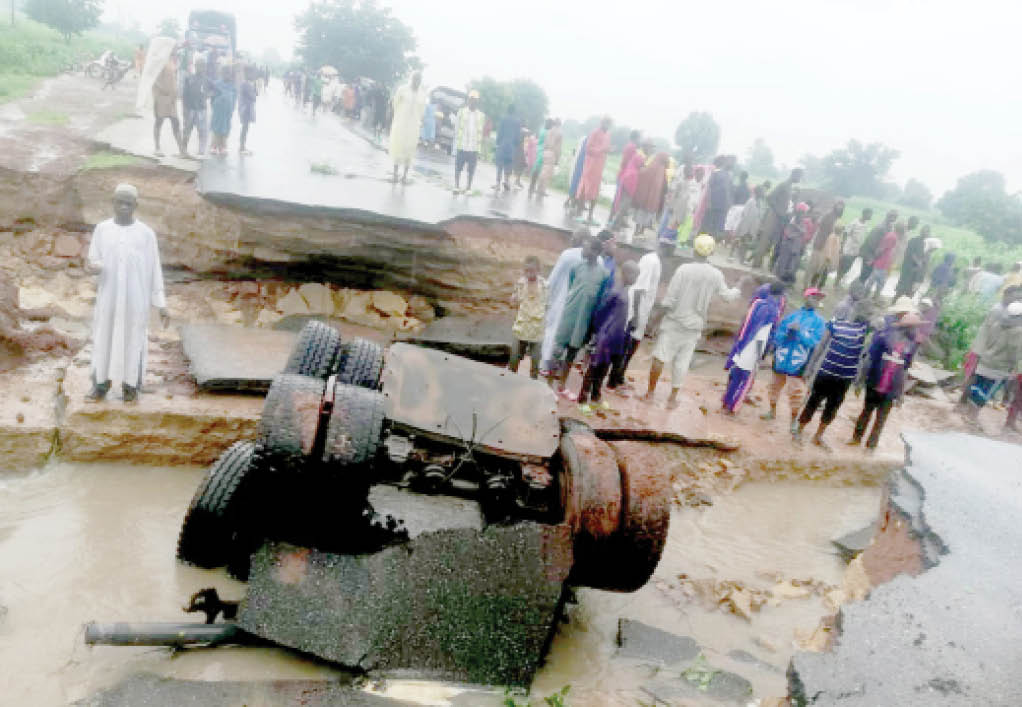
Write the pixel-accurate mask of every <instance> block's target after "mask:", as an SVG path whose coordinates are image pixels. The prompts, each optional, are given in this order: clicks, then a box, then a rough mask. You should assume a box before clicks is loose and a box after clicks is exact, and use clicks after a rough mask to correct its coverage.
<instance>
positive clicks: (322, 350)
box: [283, 322, 341, 380]
mask: <svg viewBox="0 0 1022 707" xmlns="http://www.w3.org/2000/svg"><path fill="white" fill-rule="evenodd" d="M340 355H341V335H340V333H339V332H338V331H337V330H336V329H334V328H333V327H331V326H327V325H326V324H324V323H323V322H308V323H306V325H305V326H304V327H302V331H301V333H299V334H298V340H297V341H295V345H294V348H293V349H291V356H290V357H289V358H288V360H287V365H285V366H284V371H283V372H284V373H292V374H295V375H299V376H311V377H313V378H319V379H321V380H326V379H327V378H329V377H330V376H332V375H333V374H335V373H337V366H338V364H339V362H340Z"/></svg>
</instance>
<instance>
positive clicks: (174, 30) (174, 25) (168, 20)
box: [156, 17, 181, 39]
mask: <svg viewBox="0 0 1022 707" xmlns="http://www.w3.org/2000/svg"><path fill="white" fill-rule="evenodd" d="M156 34H157V35H158V36H160V37H170V38H171V39H178V38H179V37H180V36H181V23H180V22H178V21H177V18H174V17H165V18H163V20H161V21H160V25H159V27H157V29H156Z"/></svg>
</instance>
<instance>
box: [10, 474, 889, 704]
mask: <svg viewBox="0 0 1022 707" xmlns="http://www.w3.org/2000/svg"><path fill="white" fill-rule="evenodd" d="M202 473H203V472H202V470H200V469H192V468H173V469H168V468H138V467H131V466H106V465H70V464H56V465H54V466H51V467H49V468H47V469H45V470H44V471H41V472H36V473H33V474H29V475H26V476H17V477H9V478H7V479H5V480H3V481H0V606H4V607H6V608H7V612H6V616H4V617H3V618H0V665H2V666H3V669H2V670H0V704H11V705H29V704H31V705H42V706H46V705H64V704H68V703H69V702H73V701H75V700H78V699H82V698H84V697H86V696H88V695H90V694H92V693H94V692H96V691H97V690H99V689H101V688H103V687H106V686H108V685H111V684H113V683H115V682H117V681H119V680H121V679H123V678H125V677H127V676H129V675H132V674H135V673H142V672H145V673H155V674H157V675H162V676H168V677H177V678H186V679H194V680H211V681H220V680H272V679H333V680H346V679H348V678H349V677H350V675H348V674H347V673H345V672H343V671H341V670H336V669H333V668H331V667H329V666H327V665H324V664H323V663H319V662H316V661H313V660H310V659H309V658H307V657H305V656H301V655H299V654H297V653H294V652H291V651H288V650H286V649H281V648H267V647H258V648H256V647H221V648H212V649H191V650H186V651H182V652H179V653H177V654H173V653H172V652H171V651H169V650H168V649H164V648H114V647H102V646H101V647H95V648H89V647H86V646H85V645H84V644H83V641H82V628H81V627H82V625H83V624H84V623H85V622H87V621H90V620H98V621H181V620H196V621H198V620H201V619H198V618H195V616H196V615H191V616H190V617H186V615H185V614H183V613H182V612H181V606H182V604H184V603H185V602H186V601H187V598H188V597H189V596H190V595H191V594H192V593H193V592H195V591H196V590H198V589H200V588H202V587H206V586H216V587H217V588H218V590H219V591H220V593H221V595H222V596H224V597H225V598H241V597H242V596H243V594H244V591H245V587H244V584H242V583H239V582H235V581H233V580H230V579H229V578H228V577H227V576H226V575H225V574H224V573H223V572H222V571H216V570H210V571H207V570H200V569H196V568H193V567H187V566H183V565H181V564H179V563H177V562H176V561H175V559H174V550H175V542H176V538H177V532H178V529H179V527H180V523H181V518H182V515H183V513H184V509H185V508H186V507H187V504H188V501H189V499H190V498H191V495H192V493H193V492H194V490H195V487H196V486H197V484H198V482H199V480H200V478H201V476H202ZM879 501H880V490H879V489H878V488H875V487H830V486H823V485H819V484H811V483H799V482H781V483H762V482H755V483H748V484H746V485H744V486H742V487H739V488H738V489H737V490H736V491H734V492H733V493H731V494H728V495H725V496H721V497H717V498H715V499H714V505H712V506H709V507H706V508H703V509H691V508H687V509H680V510H675V512H674V514H673V517H672V519H671V531H670V537H669V540H668V544H667V549H666V551H665V554H664V558H663V560H662V561H661V563H660V566H659V567H658V568H657V572H656V574H655V576H654V578H653V580H651V582H650V583H649V584H647V585H646V586H645V587H643V588H642V589H641V590H639V591H638V592H635V593H633V594H614V593H608V592H601V591H596V590H588V589H580V590H578V599H579V603H578V605H576V606H574V607H572V609H571V610H570V611H569V616H570V621H569V622H568V623H567V624H565V625H563V626H561V627H560V628H559V630H558V632H557V635H556V637H555V639H554V642H553V645H552V647H551V652H550V655H549V656H548V659H547V661H546V664H545V665H544V667H543V668H542V669H541V670H540V672H539V674H538V675H537V678H536V681H535V683H534V686H533V693H534V694H538V695H546V694H549V693H551V692H554V691H556V690H559V689H561V688H562V687H563V686H565V685H571V689H570V692H569V698H568V704H571V705H604V704H606V705H617V704H621V705H625V704H627V705H635V704H638V702H637V700H641V701H643V702H646V703H650V702H652V700H651V698H650V697H649V696H648V694H647V693H644V692H643V690H642V688H643V686H644V684H645V683H647V682H648V681H650V680H651V679H652V678H655V677H656V675H655V673H656V671H655V669H653V668H651V667H650V666H648V665H643V664H641V663H639V662H637V661H629V660H624V659H621V658H615V657H614V651H615V636H616V632H617V621H618V619H619V618H621V617H626V618H632V619H636V620H638V621H642V622H644V623H647V624H650V625H652V626H656V627H658V628H660V629H663V630H666V631H669V632H671V633H676V634H679V635H685V636H690V637H692V638H693V639H695V640H696V641H697V642H698V643H699V644H700V646H701V648H702V651H703V655H704V656H705V658H706V660H707V661H708V662H709V663H710V664H712V665H713V667H714V668H719V669H723V670H730V671H733V672H737V673H739V674H741V675H743V676H744V677H745V678H747V679H748V680H749V681H750V682H751V683H752V685H753V694H754V695H755V696H756V697H767V696H782V695H784V694H785V692H786V685H785V679H784V675H783V671H784V669H785V668H786V666H787V663H788V659H789V658H790V657H791V654H792V653H793V652H794V650H795V639H796V631H797V630H801V631H806V632H809V631H811V630H812V629H813V628H814V627H815V626H816V625H817V624H818V622H819V619H820V618H821V617H823V616H825V615H827V614H829V613H831V612H830V611H829V610H828V609H827V607H826V606H825V605H824V602H823V600H822V598H820V597H819V596H817V595H812V596H809V597H806V598H798V599H790V600H786V601H783V602H780V604H779V605H777V606H774V605H772V604H770V603H768V604H765V605H764V606H762V607H761V608H760V609H759V611H757V612H754V613H753V615H752V618H751V620H747V619H745V618H742V617H740V616H736V615H734V614H732V613H729V612H725V611H722V610H720V609H719V608H716V607H714V606H712V605H707V603H706V601H705V600H701V599H699V598H698V597H694V596H693V595H692V592H691V591H689V590H688V589H686V587H687V586H689V587H690V586H691V583H692V582H693V581H695V582H697V583H698V582H700V581H703V580H707V581H708V582H709V583H710V584H712V583H713V582H720V581H733V582H737V583H740V584H741V585H742V586H744V587H747V588H749V589H751V590H761V591H765V590H769V589H770V588H771V587H773V586H774V585H775V584H776V583H777V578H783V579H798V580H810V579H811V580H815V581H816V582H818V583H822V584H826V585H840V583H841V577H842V573H843V564H842V562H841V561H840V559H839V558H838V557H837V556H836V555H835V553H834V550H833V548H832V546H831V543H830V540H831V539H832V538H834V537H837V536H839V535H841V534H844V533H846V532H849V531H852V530H856V529H858V528H861V527H862V526H864V525H866V524H867V523H869V522H871V521H872V520H873V519H874V518H875V517H876V513H877V509H878V504H879ZM680 575H684V576H685V578H684V579H679V576H680ZM704 584H705V582H704ZM734 651H744V652H745V654H749V655H752V656H755V657H756V658H757V659H758V660H759V662H757V663H755V664H750V663H748V662H741V661H738V660H736V659H735V658H734V657H731V656H729V654H732V655H734ZM674 672H675V673H676V672H678V671H677V670H675V671H674ZM674 677H677V675H674ZM393 689H394V690H396V691H399V692H400V694H401V696H402V697H405V698H407V697H409V696H410V695H413V694H414V693H415V692H416V691H420V692H421V693H422V696H423V699H422V703H423V704H445V701H444V700H442V699H434V698H432V697H426V693H427V692H428V693H431V694H439V693H437V691H436V690H435V689H430V688H427V687H420V688H417V687H415V686H414V685H412V684H405V685H403V686H402V685H401V684H395V685H394V686H393ZM393 694H395V696H397V694H398V693H393ZM696 696H697V697H698V693H697V694H696ZM695 703H696V701H695V700H693V701H691V702H689V701H686V702H685V704H695Z"/></svg>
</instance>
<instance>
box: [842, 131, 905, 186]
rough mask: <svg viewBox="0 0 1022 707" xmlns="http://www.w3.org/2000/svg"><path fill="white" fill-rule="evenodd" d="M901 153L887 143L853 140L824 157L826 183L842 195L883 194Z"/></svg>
mask: <svg viewBox="0 0 1022 707" xmlns="http://www.w3.org/2000/svg"><path fill="white" fill-rule="evenodd" d="M900 154H901V153H899V152H898V151H897V150H895V149H893V148H890V147H887V146H886V145H884V144H883V143H879V142H871V143H869V144H868V145H864V144H862V143H861V142H859V141H858V140H849V141H848V144H847V145H845V146H844V147H842V148H839V149H837V150H834V151H833V152H831V153H830V154H829V155H827V156H826V157H824V158H823V173H824V184H825V185H826V186H827V188H829V189H830V190H831V191H833V192H835V193H836V194H840V195H841V196H855V195H858V196H874V197H879V196H882V195H883V191H884V189H883V187H882V182H883V179H884V177H885V176H887V172H888V171H889V170H890V169H891V165H893V164H894V161H895V160H896V159H898V156H899V155H900Z"/></svg>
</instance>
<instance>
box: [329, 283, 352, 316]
mask: <svg viewBox="0 0 1022 707" xmlns="http://www.w3.org/2000/svg"><path fill="white" fill-rule="evenodd" d="M352 292H354V290H350V289H348V288H347V287H344V288H342V289H340V290H333V291H332V292H331V293H330V295H331V297H332V298H333V300H334V311H333V316H335V317H338V318H341V317H343V316H344V310H345V308H346V307H347V306H348V300H350V299H351V294H352Z"/></svg>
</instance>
